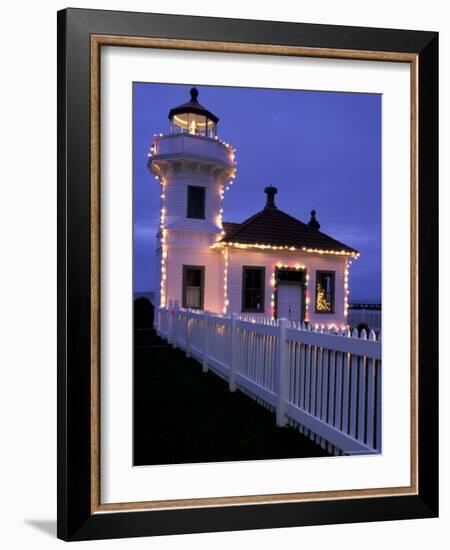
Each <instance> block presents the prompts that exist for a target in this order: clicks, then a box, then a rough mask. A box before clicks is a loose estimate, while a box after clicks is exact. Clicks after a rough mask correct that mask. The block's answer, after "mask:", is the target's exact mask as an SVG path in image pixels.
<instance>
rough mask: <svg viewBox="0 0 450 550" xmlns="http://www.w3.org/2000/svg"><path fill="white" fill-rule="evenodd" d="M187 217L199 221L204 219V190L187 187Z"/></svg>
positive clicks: (191, 186)
mask: <svg viewBox="0 0 450 550" xmlns="http://www.w3.org/2000/svg"><path fill="white" fill-rule="evenodd" d="M187 217H188V218H196V219H200V220H204V219H205V188H204V187H195V186H193V185H189V186H188V190H187Z"/></svg>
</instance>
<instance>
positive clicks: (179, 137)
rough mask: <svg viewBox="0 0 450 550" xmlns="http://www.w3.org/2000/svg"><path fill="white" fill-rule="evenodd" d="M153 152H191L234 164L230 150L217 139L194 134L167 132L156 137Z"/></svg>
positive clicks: (161, 153)
mask: <svg viewBox="0 0 450 550" xmlns="http://www.w3.org/2000/svg"><path fill="white" fill-rule="evenodd" d="M153 143H154V149H153V154H155V155H168V154H177V153H183V154H186V153H187V154H191V155H196V156H200V157H208V158H214V159H217V160H219V161H222V162H223V163H225V164H227V165H232V164H233V162H232V160H231V158H230V152H229V150H228V149H227V147H226V146H225V145H224V144H223V143H221V142H220V141H219V140H217V139H213V138H206V137H204V136H195V135H193V134H167V135H163V136H158V137H156V138H155V139H154V142H153Z"/></svg>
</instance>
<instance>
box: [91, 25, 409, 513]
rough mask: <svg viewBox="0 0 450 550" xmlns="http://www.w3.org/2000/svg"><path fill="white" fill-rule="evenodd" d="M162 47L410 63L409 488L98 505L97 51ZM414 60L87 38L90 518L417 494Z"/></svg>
mask: <svg viewBox="0 0 450 550" xmlns="http://www.w3.org/2000/svg"><path fill="white" fill-rule="evenodd" d="M102 46H122V47H138V48H164V49H172V50H192V51H208V52H227V53H247V54H259V55H281V56H297V57H319V58H330V59H355V60H358V59H359V60H371V61H391V62H399V63H409V65H410V73H411V79H410V81H411V96H410V98H411V116H410V125H411V145H410V147H411V199H410V206H411V217H410V223H411V271H410V273H411V455H410V456H411V460H410V464H411V484H410V485H409V486H407V487H386V488H379V489H354V490H344V491H318V492H312V493H282V494H267V495H248V496H232V497H210V498H193V499H179V500H154V501H146V502H118V503H109V504H102V503H101V500H100V494H101V493H100V192H101V190H100V49H101V47H102ZM418 72H419V64H418V55H416V54H409V53H400V52H398V53H397V52H373V51H362V50H339V49H330V48H304V47H299V46H280V45H269V44H245V43H233V42H211V41H197V40H179V39H166V38H140V37H132V36H110V35H92V36H91V148H90V151H91V170H90V176H91V513H92V514H94V513H105V512H121V511H132V510H162V509H174V508H198V507H205V506H207V507H211V506H227V505H248V504H269V503H270V504H274V503H282V502H306V501H317V500H341V499H347V498H352V499H358V498H368V497H372V498H375V497H386V496H405V495H417V494H418V487H419V479H418V438H419V434H418V395H419V387H418V379H419V376H418V369H419V363H418V276H419V274H418V246H419V243H418Z"/></svg>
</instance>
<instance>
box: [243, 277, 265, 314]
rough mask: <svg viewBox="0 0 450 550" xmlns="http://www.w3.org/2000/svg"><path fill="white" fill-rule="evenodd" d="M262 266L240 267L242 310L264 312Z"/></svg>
mask: <svg viewBox="0 0 450 550" xmlns="http://www.w3.org/2000/svg"><path fill="white" fill-rule="evenodd" d="M265 273H266V270H265V268H264V267H245V266H244V267H243V268H242V311H249V312H254V313H264V282H265Z"/></svg>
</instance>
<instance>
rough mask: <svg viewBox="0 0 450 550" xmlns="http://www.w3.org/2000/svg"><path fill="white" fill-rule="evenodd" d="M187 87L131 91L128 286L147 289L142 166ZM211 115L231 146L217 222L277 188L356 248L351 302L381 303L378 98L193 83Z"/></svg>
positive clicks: (149, 202)
mask: <svg viewBox="0 0 450 550" xmlns="http://www.w3.org/2000/svg"><path fill="white" fill-rule="evenodd" d="M190 87H191V84H189V85H174V84H150V83H135V84H134V88H133V101H134V105H133V145H134V148H133V164H134V166H133V170H134V289H135V292H145V291H150V290H153V289H154V279H155V278H154V272H155V234H156V230H157V226H158V221H159V194H160V192H159V185H158V183H157V181H156V180H155V178H154V177H153V176H152V174H151V173H150V172H149V171H148V168H147V153H148V151H149V148H150V144H151V141H152V137H153V134H154V133H159V132H162V133H166V132H168V131H169V120H168V118H167V116H168V112H169V110H170V109H171V108H172V107H174V106H177V105H179V104H181V103H184V102H185V101H188V100H189V97H190V96H189V89H190ZM198 89H199V101H200V103H202V104H203V105H204V106H205V107H207V108H208V109H209V110H210V111H212V112H213V113H214V114H216V115H217V116H218V117H219V119H220V120H219V123H218V135H219V137H220V138H221V139H223V140H224V141H226V142H228V143H230V144H232V145H233V146H234V147H235V148H236V160H237V162H238V165H237V168H238V170H237V176H236V179H235V181H234V185H233V186H232V187H231V189H230V191H228V192H226V193H225V198H224V204H223V208H224V214H223V219H224V220H225V221H237V222H240V221H243V220H244V219H246V218H247V217H249V216H251V215H253V214H254V213H256V212H257V211H258V210H260V209H261V208H262V207H263V206H264V203H265V198H266V196H265V194H264V187H266V186H267V185H274V186H276V187H277V188H278V194H277V196H276V202H277V206H278V207H279V208H280V209H281V210H284V211H285V212H287V213H289V214H291V215H292V216H295V217H296V218H298V219H300V220H302V221H304V222H307V221H308V220H309V213H310V210H311V209H312V208H315V209H316V210H317V219H318V220H319V222H320V224H321V228H320V229H321V231H323V232H324V233H327V234H329V235H331V236H332V237H334V238H336V239H338V240H340V241H343V242H344V243H346V244H348V245H350V246H352V247H354V248H357V249H358V250H359V251H360V252H361V256H360V258H359V259H358V260H356V261H355V262H353V264H352V266H351V269H350V301H355V300H356V301H364V300H377V301H378V300H381V96H380V95H375V94H353V93H334V92H310V91H297V90H295V91H291V90H267V89H255V88H224V87H216V86H199V87H198Z"/></svg>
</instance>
